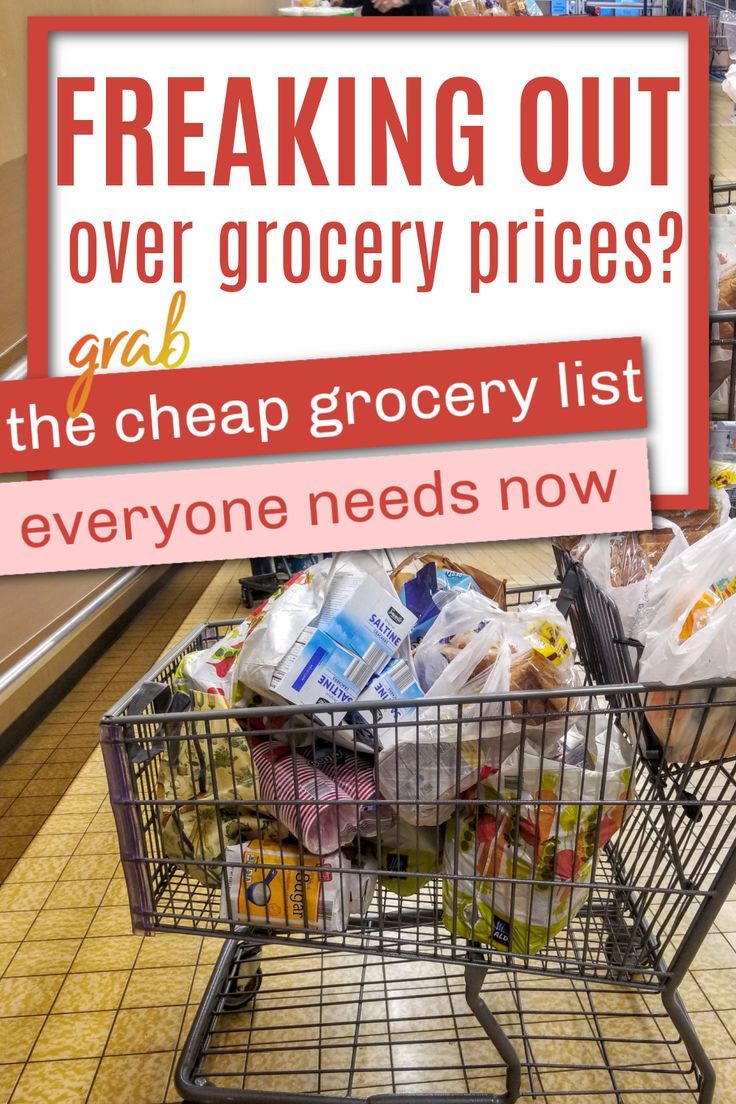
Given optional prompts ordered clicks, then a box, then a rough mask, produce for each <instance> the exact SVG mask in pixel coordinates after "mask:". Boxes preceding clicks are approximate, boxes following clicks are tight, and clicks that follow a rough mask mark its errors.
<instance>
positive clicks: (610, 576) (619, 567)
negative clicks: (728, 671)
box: [580, 517, 688, 639]
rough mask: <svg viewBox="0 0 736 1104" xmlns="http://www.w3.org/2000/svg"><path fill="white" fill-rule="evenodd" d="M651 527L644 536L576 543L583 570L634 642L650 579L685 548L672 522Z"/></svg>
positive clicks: (625, 535)
mask: <svg viewBox="0 0 736 1104" xmlns="http://www.w3.org/2000/svg"><path fill="white" fill-rule="evenodd" d="M652 524H653V525H654V529H653V530H652V531H651V532H648V533H614V534H612V535H599V536H589V537H584V538H582V540H581V542H580V544H581V546H582V548H583V549H584V554H583V555H582V559H583V563H584V564H585V569H586V571H587V572H588V574H589V575H590V576H591V578H592V579H593V580H594V582H596V583H597V584H598V586H599V587H600V588H601V590H603V591H604V593H606V594H608V595H610V597H611V598H612V599H613V601H614V602H615V604H616V608H617V609H618V612H619V615H620V617H621V625H622V628H623V630H624V636H626V637H632V638H634V639H638V637H639V634H640V633H641V632H642V628H643V626H642V617H643V616H644V611H645V608H646V603H647V592H648V590H649V588H650V587H651V585H652V580H653V577H654V576H655V574H656V573H657V572H660V571H666V569H667V565H668V564H670V563H672V561H673V560H675V559H676V558H677V556H679V555H680V554H681V553H682V552H683V551H684V550H685V549H686V548H687V547H688V544H687V540H686V539H685V536H684V534H683V532H682V530H681V529H680V528H679V526H678V525H676V524H675V523H674V522H671V521H668V520H666V519H665V518H660V517H653V518H652Z"/></svg>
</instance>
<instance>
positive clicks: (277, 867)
mask: <svg viewBox="0 0 736 1104" xmlns="http://www.w3.org/2000/svg"><path fill="white" fill-rule="evenodd" d="M225 859H226V862H227V863H228V865H227V866H226V867H225V868H224V876H223V885H222V902H221V908H220V915H221V916H222V918H223V919H227V920H238V921H242V922H243V923H246V924H252V925H253V926H254V927H272V928H296V929H301V930H302V931H333V932H334V931H345V929H346V928H347V926H348V922H349V919H350V914H351V912H352V911H355V912H356V913H362V912H364V911H367V909H368V906H369V905H370V901H371V898H372V896H373V890H374V889H375V882H376V878H375V873H374V872H373V871H372V870H371V869H370V868H369V867H367V866H365V865H362V866H358V867H356V868H355V869H354V868H353V866H352V864H351V862H350V860H349V859H347V858H346V857H345V856H344V855H343V854H342V853H341V852H340V851H336V852H334V853H333V854H330V855H324V856H322V857H318V856H316V855H311V854H307V853H305V852H304V851H302V850H301V849H300V848H299V847H297V846H295V845H289V844H280V845H271V844H266V843H263V842H262V841H261V840H249V841H247V842H246V843H244V844H242V845H238V846H234V847H228V848H227V850H226V852H225Z"/></svg>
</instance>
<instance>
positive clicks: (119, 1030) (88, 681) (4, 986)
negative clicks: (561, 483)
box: [0, 541, 736, 1104]
mask: <svg viewBox="0 0 736 1104" xmlns="http://www.w3.org/2000/svg"><path fill="white" fill-rule="evenodd" d="M447 552H448V554H449V555H452V556H453V557H455V558H459V559H462V558H465V559H470V560H472V562H473V563H476V564H477V565H478V566H480V567H483V568H484V569H485V570H487V571H489V572H491V573H495V574H496V575H499V576H501V577H504V576H508V578H509V582H510V583H518V584H525V583H528V582H531V581H545V580H549V579H551V578H552V577H553V571H554V565H553V559H552V555H551V549H550V545H549V543H548V542H547V541H536V542H531V541H524V542H515V543H514V542H511V543H506V544H495V545H473V546H462V547H457V548H453V549H447ZM246 570H247V561H243V562H231V563H226V564H223V565H221V566H220V567H219V569H218V566H217V565H207V564H202V565H192V566H189V567H185V568H182V569H181V570H180V572H179V573H178V574H177V575H176V576H175V578H174V579H173V580H172V581H171V582H170V583H169V584H168V585H167V586H166V587H164V588H163V589H162V590H161V591H160V592H159V593H158V594H157V595H156V596H155V597H154V599H153V600H152V601H151V602H150V603H149V604H148V605H147V606H146V608H145V609H144V610H143V611H142V612H141V613H140V614H139V615H138V616H137V617H136V619H135V621H134V622H133V623H132V624H131V625H130V626H129V627H128V629H126V630H125V631H124V632H123V633H122V634H121V636H120V637H119V638H118V640H117V641H115V643H114V644H113V645H112V646H111V647H110V648H109V649H108V650H107V652H106V653H105V654H104V655H103V656H102V657H101V658H100V660H99V661H98V662H97V663H96V664H95V665H94V666H93V667H92V668H91V669H90V670H89V672H88V673H87V674H86V675H85V676H84V677H83V678H82V679H81V680H80V682H79V684H78V686H77V687H76V688H75V690H74V691H72V692H71V693H70V694H69V695H68V696H67V697H66V698H65V699H64V700H63V701H62V702H60V703H59V705H58V706H57V708H56V709H55V710H54V711H53V713H52V714H50V715H49V717H48V718H47V719H46V720H45V721H44V722H43V724H41V725H40V726H39V727H38V728H37V729H36V730H35V731H34V732H33V733H32V734H31V735H29V737H28V738H27V739H26V740H25V741H24V743H23V744H22V746H21V747H20V748H19V749H18V750H17V751H16V752H15V754H14V755H13V756H12V757H11V759H9V760H8V761H7V762H6V763H4V764H2V765H0V802H2V803H3V804H0V810H2V818H1V819H0V848H2V849H3V850H2V852H1V854H2V856H3V857H2V859H0V861H2V863H4V864H5V865H4V866H3V867H2V868H1V869H2V872H3V874H4V877H5V881H4V884H3V885H2V886H0V1104H8V1102H12V1104H39V1102H41V1101H45V1102H48V1104H85V1102H88V1104H117V1102H119V1101H124V1102H125V1104H164V1102H165V1101H166V1102H168V1101H174V1100H178V1099H179V1098H178V1096H177V1094H176V1092H175V1090H174V1089H173V1085H172V1071H173V1066H174V1060H175V1056H176V1052H177V1049H178V1048H179V1047H180V1046H181V1044H182V1042H183V1040H184V1038H185V1036H186V1032H187V1030H188V1028H189V1024H190V1023H191V1019H192V1016H193V1015H194V1012H195V1010H196V1007H197V1002H198V1000H199V998H200V996H201V994H202V991H203V989H204V986H205V984H206V982H207V980H208V978H209V975H210V973H211V968H212V964H213V962H214V960H215V958H216V956H217V953H218V951H219V949H220V943H219V940H216V939H209V940H201V939H198V938H194V937H192V936H188V935H181V936H179V935H159V936H156V937H154V938H150V939H144V938H143V937H141V936H137V935H131V934H130V915H129V912H128V907H127V896H126V891H125V882H124V879H123V875H122V869H121V866H120V862H119V857H118V845H117V837H116V834H115V831H114V824H113V818H112V812H111V809H110V805H109V801H108V798H107V783H106V779H105V773H104V767H103V763H102V757H101V754H100V751H99V748H98V747H97V739H98V731H97V722H98V720H99V717H100V716H101V714H102V713H103V712H104V711H105V709H106V708H107V707H108V706H110V705H111V704H112V703H113V702H114V701H115V700H116V699H117V698H118V697H119V696H120V694H121V693H123V692H124V691H125V690H126V689H127V688H128V687H130V686H131V685H132V684H133V683H135V682H136V681H137V680H138V679H139V678H140V677H141V676H142V675H143V674H144V673H145V671H146V670H147V669H148V668H149V667H150V666H151V665H152V664H153V663H154V662H155V659H156V658H157V657H158V656H159V655H160V654H162V653H163V652H164V651H166V650H168V648H169V647H170V646H171V645H173V644H174V643H175V642H176V641H177V640H179V639H181V637H183V636H184V635H185V634H186V633H187V632H188V631H189V630H190V629H191V628H193V627H194V626H195V625H197V624H199V623H200V622H201V621H206V620H216V619H220V618H229V617H239V616H241V615H242V609H243V608H242V606H241V604H240V590H239V586H238V582H237V580H238V578H239V577H240V576H241V575H243V574H245V573H246ZM197 595H199V597H196V596H197ZM734 966H735V967H736V951H735V952H734Z"/></svg>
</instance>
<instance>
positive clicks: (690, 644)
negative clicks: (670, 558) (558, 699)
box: [639, 519, 736, 763]
mask: <svg viewBox="0 0 736 1104" xmlns="http://www.w3.org/2000/svg"><path fill="white" fill-rule="evenodd" d="M735 597H736V519H733V520H731V521H728V522H727V523H726V524H725V525H722V526H720V527H719V528H718V529H715V530H714V531H713V532H711V533H710V534H708V536H706V537H704V538H703V539H702V540H701V541H698V542H697V543H696V544H693V545H692V546H691V547H690V548H688V549H687V551H686V552H684V553H683V554H682V555H681V556H680V557H679V558H678V559H677V560H676V561H675V563H673V564H672V565H671V567H670V569H669V570H668V572H667V573H666V574H664V573H663V574H662V576H661V577H660V578H658V579H657V580H656V586H653V587H652V590H651V591H650V595H649V598H650V605H651V610H652V616H651V621H650V623H649V627H648V630H647V633H646V636H645V638H644V650H643V652H642V657H641V664H640V668H639V678H640V680H641V681H642V682H643V683H645V684H651V683H660V684H663V688H662V689H661V690H659V689H656V688H655V689H653V690H651V691H649V692H648V693H647V696H646V704H647V706H648V708H647V713H646V716H647V720H648V721H649V724H650V725H651V727H652V729H653V731H654V732H655V734H656V735H657V737H658V739H659V741H660V743H661V745H662V748H663V750H664V753H665V756H666V758H667V760H668V761H669V762H671V763H687V762H703V761H708V760H712V759H720V758H723V757H725V756H729V755H734V754H736V687H734V686H733V684H732V683H731V684H729V685H724V686H722V687H717V688H716V689H712V688H706V689H702V688H701V689H699V688H697V687H692V688H688V684H692V683H697V682H701V681H705V680H710V679H716V680H717V679H728V680H733V678H734V672H736V601H735V600H734V598H735ZM683 687H684V688H683ZM724 702H727V703H731V702H733V703H734V704H733V705H726V706H724V705H723V704H722V703H724ZM719 703H720V704H719ZM678 704H682V705H689V706H690V708H684V709H678V708H673V706H676V705H678Z"/></svg>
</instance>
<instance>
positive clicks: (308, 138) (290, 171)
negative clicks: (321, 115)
mask: <svg viewBox="0 0 736 1104" xmlns="http://www.w3.org/2000/svg"><path fill="white" fill-rule="evenodd" d="M294 83H295V82H294V78H293V77H287V78H284V79H283V80H280V81H279V93H278V128H279V184H295V183H296V147H297V146H298V147H299V152H300V154H301V157H302V161H303V162H304V167H305V168H306V170H307V174H308V176H309V180H310V183H312V184H327V183H328V180H327V174H326V172H325V169H324V165H323V164H322V162H321V160H320V157H319V154H318V153H317V147H316V145H315V144H314V138H313V137H312V126H313V124H314V117H315V115H316V114H317V108H318V107H319V105H320V102H321V100H322V94H323V93H324V90H325V88H326V86H327V78H326V77H312V78H311V79H310V81H309V84H308V85H307V91H306V93H305V96H304V100H303V102H302V106H301V108H300V110H299V114H298V115H297V113H296V95H295V88H294Z"/></svg>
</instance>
